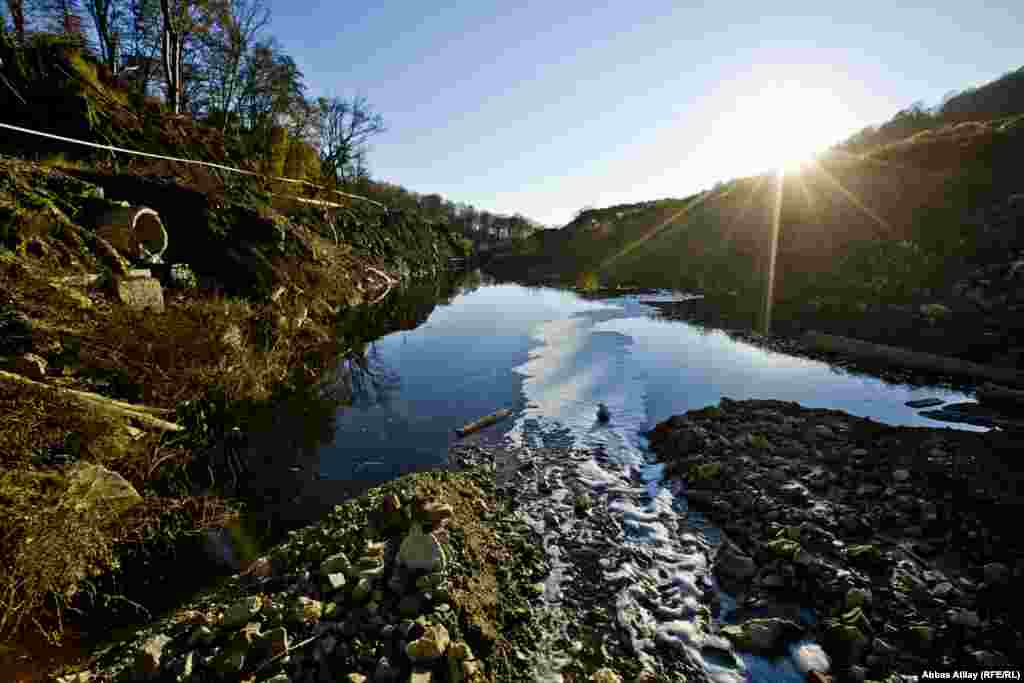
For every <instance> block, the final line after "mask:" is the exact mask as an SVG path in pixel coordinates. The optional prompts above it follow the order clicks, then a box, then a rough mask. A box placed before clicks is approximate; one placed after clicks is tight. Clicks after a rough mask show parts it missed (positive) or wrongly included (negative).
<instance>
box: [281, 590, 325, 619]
mask: <svg viewBox="0 0 1024 683" xmlns="http://www.w3.org/2000/svg"><path fill="white" fill-rule="evenodd" d="M322 615H323V603H321V602H320V601H319V600H313V599H312V598H307V597H306V596H304V595H300V596H299V597H298V599H297V600H296V601H295V602H294V603H292V606H291V609H289V611H288V618H289V620H290V621H292V622H314V623H315V622H317V621H319V620H320V617H321V616H322Z"/></svg>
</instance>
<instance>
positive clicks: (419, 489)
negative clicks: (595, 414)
mask: <svg viewBox="0 0 1024 683" xmlns="http://www.w3.org/2000/svg"><path fill="white" fill-rule="evenodd" d="M535 541H536V539H534V538H533V537H532V536H531V532H530V530H529V528H528V527H526V526H525V525H523V524H521V523H516V522H515V521H513V520H512V519H511V518H510V517H509V516H508V515H507V514H505V512H504V503H503V502H502V501H501V500H499V499H498V498H496V497H495V492H494V479H493V473H492V469H491V468H490V467H488V466H486V465H484V466H478V467H472V468H469V469H465V470H463V471H461V472H457V473H454V472H447V471H442V472H431V473H420V474H415V475H410V476H407V477H403V478H401V479H398V480H395V481H393V482H390V483H388V484H386V485H384V486H381V487H379V488H375V489H372V490H371V491H369V492H367V493H366V494H365V495H363V496H360V497H358V498H356V499H353V500H350V501H347V502H345V503H343V504H341V505H338V506H337V507H336V508H335V509H334V511H333V513H331V514H330V515H328V516H327V518H326V519H324V520H323V521H322V522H320V523H318V524H316V525H313V526H310V527H307V528H304V529H301V530H298V531H294V532H292V533H290V534H289V540H288V541H287V542H285V543H283V544H281V545H279V546H277V547H275V548H274V549H273V550H272V551H271V552H270V553H269V554H268V555H266V556H263V557H260V558H259V559H257V560H255V561H254V562H252V563H250V564H249V566H248V567H247V568H246V569H245V570H244V571H243V572H242V573H240V574H237V575H235V576H233V577H231V578H230V579H229V580H227V581H226V582H224V583H223V584H222V585H220V586H218V587H216V588H214V589H211V590H209V591H207V592H205V593H204V594H202V595H201V596H199V597H197V598H196V599H194V600H192V601H190V603H189V604H187V605H183V606H181V608H180V609H177V610H175V611H174V612H173V613H172V614H170V615H167V616H165V617H164V618H162V619H160V620H159V621H157V622H155V623H153V624H152V625H150V626H149V627H147V628H145V629H143V630H141V631H139V632H138V633H137V634H136V637H135V638H133V639H132V640H130V641H128V642H123V643H117V644H112V645H110V646H108V647H106V648H104V649H102V650H99V651H97V653H96V654H95V655H94V656H93V657H92V659H91V661H90V662H89V667H88V668H87V669H83V670H82V671H80V672H76V673H74V674H68V675H66V676H65V678H64V679H63V680H65V681H90V682H92V683H96V682H99V681H115V680H116V681H138V680H172V681H225V680H234V681H252V680H259V681H273V682H274V683H288V682H289V681H291V682H306V681H309V682H319V681H346V682H348V683H363V682H364V681H367V680H371V679H372V680H373V681H409V680H411V681H416V682H417V683H429V682H430V681H459V682H462V681H489V680H525V679H526V677H525V671H526V669H525V667H524V666H523V662H522V661H521V659H523V658H525V657H527V655H526V654H525V653H526V652H528V648H529V643H530V642H532V641H533V640H534V638H535V634H533V633H532V631H531V629H532V627H533V625H532V622H531V620H530V619H529V614H530V608H529V603H530V601H531V600H536V592H534V591H533V590H532V588H531V587H532V585H533V584H534V582H535V581H537V580H539V579H540V578H542V577H543V575H544V574H545V572H546V565H545V561H544V558H543V555H542V553H540V552H539V550H538V548H537V546H536V542H535Z"/></svg>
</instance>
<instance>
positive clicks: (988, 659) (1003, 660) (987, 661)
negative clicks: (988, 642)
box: [969, 650, 1010, 668]
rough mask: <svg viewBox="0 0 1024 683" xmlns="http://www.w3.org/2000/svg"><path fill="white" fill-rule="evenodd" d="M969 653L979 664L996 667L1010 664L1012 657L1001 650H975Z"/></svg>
mask: <svg viewBox="0 0 1024 683" xmlns="http://www.w3.org/2000/svg"><path fill="white" fill-rule="evenodd" d="M969 654H970V657H971V659H973V660H974V661H975V662H976V663H977V665H978V666H982V667H986V668H996V667H1000V666H1009V665H1010V658H1009V657H1007V656H1006V655H1004V654H1002V653H1000V652H993V651H991V650H974V651H973V652H971V653H969Z"/></svg>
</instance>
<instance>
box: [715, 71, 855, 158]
mask: <svg viewBox="0 0 1024 683" xmlns="http://www.w3.org/2000/svg"><path fill="white" fill-rule="evenodd" d="M722 124H723V125H722V126H721V129H720V130H721V132H722V133H723V134H724V135H725V140H723V142H724V144H723V145H722V146H723V147H724V148H725V149H724V152H725V159H723V161H725V162H728V163H729V165H730V166H732V167H734V168H735V170H736V172H737V173H748V172H750V173H761V172H764V171H769V170H770V171H777V172H790V173H792V172H798V171H800V170H801V169H803V168H804V167H806V165H807V164H808V163H810V162H811V161H813V159H814V158H815V157H816V156H817V155H818V154H820V153H821V152H823V151H825V150H826V149H827V148H828V147H830V146H831V145H833V144H835V143H837V142H839V141H840V140H841V139H842V138H843V137H844V136H845V135H846V134H848V132H849V131H850V130H851V128H852V127H853V125H854V122H853V121H852V117H851V115H850V112H849V111H848V110H847V109H846V108H845V107H844V106H843V103H842V101H841V100H840V99H839V97H837V96H836V94H835V93H833V92H831V91H830V90H827V89H824V88H811V87H807V86H803V85H801V84H799V83H796V82H773V83H765V84H763V85H762V86H761V88H760V89H758V90H755V91H754V92H753V93H751V94H750V95H747V96H744V97H740V98H737V100H736V102H735V108H734V110H733V111H732V112H731V113H730V114H729V115H727V116H726V117H725V120H724V121H722Z"/></svg>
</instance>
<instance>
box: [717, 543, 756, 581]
mask: <svg viewBox="0 0 1024 683" xmlns="http://www.w3.org/2000/svg"><path fill="white" fill-rule="evenodd" d="M715 571H716V573H717V574H718V575H719V577H720V578H724V579H727V580H729V579H732V580H735V581H745V580H747V579H749V578H751V577H752V576H754V574H756V573H757V564H756V563H755V562H754V559H753V558H752V557H750V556H749V555H745V554H744V553H743V551H741V550H740V549H739V548H737V547H736V546H735V545H733V544H732V543H728V542H727V543H726V544H724V545H723V546H722V548H721V549H720V550H719V551H718V554H717V555H716V556H715Z"/></svg>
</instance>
